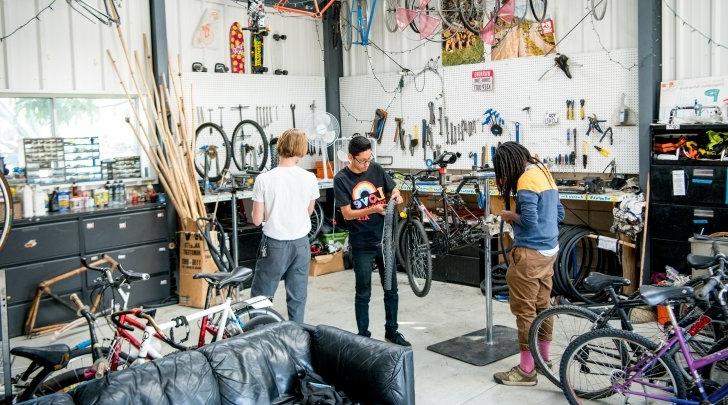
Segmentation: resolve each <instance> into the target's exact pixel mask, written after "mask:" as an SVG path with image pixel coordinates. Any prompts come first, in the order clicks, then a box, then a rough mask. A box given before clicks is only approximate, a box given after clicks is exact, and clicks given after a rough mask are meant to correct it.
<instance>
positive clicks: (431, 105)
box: [427, 101, 435, 125]
mask: <svg viewBox="0 0 728 405" xmlns="http://www.w3.org/2000/svg"><path fill="white" fill-rule="evenodd" d="M427 108H429V109H430V120H429V124H430V125H435V103H433V102H432V101H430V102H429V103H427Z"/></svg>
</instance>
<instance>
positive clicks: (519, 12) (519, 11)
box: [513, 0, 529, 22]
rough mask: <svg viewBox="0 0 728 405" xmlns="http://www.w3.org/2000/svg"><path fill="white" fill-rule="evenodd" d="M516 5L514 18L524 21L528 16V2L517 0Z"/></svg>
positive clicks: (526, 0)
mask: <svg viewBox="0 0 728 405" xmlns="http://www.w3.org/2000/svg"><path fill="white" fill-rule="evenodd" d="M515 2H516V5H515V7H514V10H513V16H514V17H516V18H518V21H519V22H520V21H523V20H525V19H526V15H528V10H529V4H528V0H515Z"/></svg>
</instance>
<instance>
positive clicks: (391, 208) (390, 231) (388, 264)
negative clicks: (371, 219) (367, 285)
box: [382, 200, 397, 291]
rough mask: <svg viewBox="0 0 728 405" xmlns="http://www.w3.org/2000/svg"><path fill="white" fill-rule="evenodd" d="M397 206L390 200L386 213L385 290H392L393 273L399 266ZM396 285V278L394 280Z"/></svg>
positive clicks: (383, 244)
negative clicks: (397, 255)
mask: <svg viewBox="0 0 728 405" xmlns="http://www.w3.org/2000/svg"><path fill="white" fill-rule="evenodd" d="M396 232H397V204H396V203H395V202H394V200H389V203H387V209H386V210H385V212H384V229H383V231H382V258H383V259H384V260H383V261H384V289H385V290H387V291H389V290H391V289H392V273H394V266H395V265H396V264H397V259H396V253H395V251H396V250H397V248H396V247H395V245H396V243H395V241H396V240H397V236H396ZM394 280H395V281H394V282H395V283H396V277H395V279H394Z"/></svg>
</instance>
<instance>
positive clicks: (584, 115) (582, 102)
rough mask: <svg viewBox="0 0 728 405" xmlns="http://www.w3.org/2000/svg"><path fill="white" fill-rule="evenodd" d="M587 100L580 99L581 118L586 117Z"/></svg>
mask: <svg viewBox="0 0 728 405" xmlns="http://www.w3.org/2000/svg"><path fill="white" fill-rule="evenodd" d="M585 103H586V101H585V100H584V99H583V98H582V99H581V100H579V118H581V119H584V118H585V117H586V109H585V108H584V104H585Z"/></svg>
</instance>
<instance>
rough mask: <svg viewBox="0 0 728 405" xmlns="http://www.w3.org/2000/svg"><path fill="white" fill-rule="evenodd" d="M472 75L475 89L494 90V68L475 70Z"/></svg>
mask: <svg viewBox="0 0 728 405" xmlns="http://www.w3.org/2000/svg"><path fill="white" fill-rule="evenodd" d="M471 77H472V78H473V91H492V90H493V69H486V70H474V71H473V73H472V75H471Z"/></svg>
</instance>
